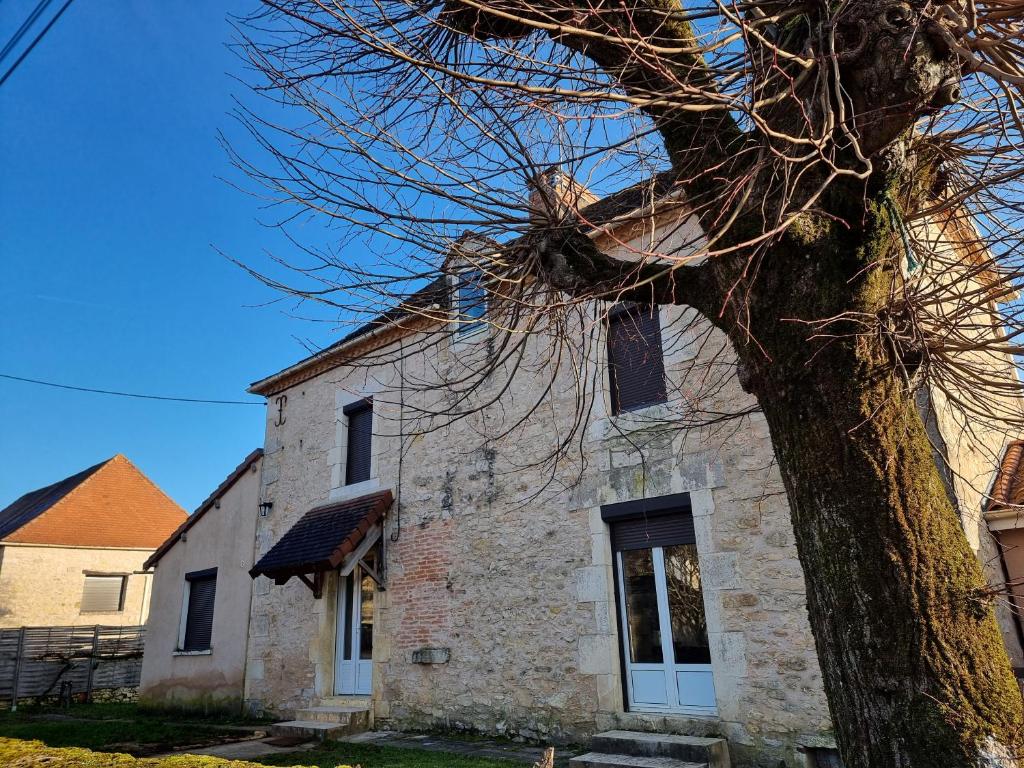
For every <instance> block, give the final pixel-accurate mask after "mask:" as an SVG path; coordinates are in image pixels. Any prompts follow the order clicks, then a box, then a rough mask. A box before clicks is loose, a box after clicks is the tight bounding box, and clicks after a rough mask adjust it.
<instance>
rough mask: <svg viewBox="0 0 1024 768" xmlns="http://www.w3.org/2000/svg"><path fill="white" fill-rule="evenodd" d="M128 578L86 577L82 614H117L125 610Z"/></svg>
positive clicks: (116, 576) (122, 576)
mask: <svg viewBox="0 0 1024 768" xmlns="http://www.w3.org/2000/svg"><path fill="white" fill-rule="evenodd" d="M127 583H128V577H127V576H124V575H115V576H108V575H86V577H85V587H84V589H83V590H82V613H117V612H119V611H123V610H124V593H125V587H126V585H127Z"/></svg>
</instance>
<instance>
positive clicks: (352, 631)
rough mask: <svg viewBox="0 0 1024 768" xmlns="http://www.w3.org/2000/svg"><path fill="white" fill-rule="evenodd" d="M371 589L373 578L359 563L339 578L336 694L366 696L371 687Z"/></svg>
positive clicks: (335, 651)
mask: <svg viewBox="0 0 1024 768" xmlns="http://www.w3.org/2000/svg"><path fill="white" fill-rule="evenodd" d="M370 567H371V568H372V567H373V566H372V565H371V566H370ZM374 592H375V590H374V582H373V579H372V578H371V577H370V575H369V574H367V573H364V572H363V570H362V569H361V568H360V567H359V566H356V567H355V568H354V569H353V570H352V572H351V573H349V574H348V576H345V577H343V578H342V579H341V585H340V587H339V589H338V610H337V617H338V624H337V633H336V635H335V648H334V692H335V693H336V694H349V695H353V694H354V695H362V696H368V695H369V694H370V692H371V690H372V685H373V598H374Z"/></svg>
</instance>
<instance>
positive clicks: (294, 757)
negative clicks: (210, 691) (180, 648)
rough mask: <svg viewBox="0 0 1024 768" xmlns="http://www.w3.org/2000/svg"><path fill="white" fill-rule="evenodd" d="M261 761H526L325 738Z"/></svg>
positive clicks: (465, 766)
mask: <svg viewBox="0 0 1024 768" xmlns="http://www.w3.org/2000/svg"><path fill="white" fill-rule="evenodd" d="M257 762H259V763H262V764H263V765H276V766H292V765H295V764H296V763H301V764H303V765H312V766H317V768H335V766H338V765H359V766H362V768H526V764H525V763H518V762H512V761H509V760H492V759H486V758H479V757H465V756H464V755H453V754H451V753H450V752H428V751H426V750H423V749H401V748H399V747H382V746H375V745H373V744H348V743H345V742H340V741H328V742H325V743H324V744H323V745H322V746H320V747H317V748H315V749H311V750H308V751H305V752H296V753H294V754H290V755H271V756H268V757H261V758H259V759H258V760H257Z"/></svg>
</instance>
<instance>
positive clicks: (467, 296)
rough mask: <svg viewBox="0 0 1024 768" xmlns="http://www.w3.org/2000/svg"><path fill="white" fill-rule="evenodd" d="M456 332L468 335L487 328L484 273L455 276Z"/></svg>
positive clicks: (471, 271) (474, 271)
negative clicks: (485, 320)
mask: <svg viewBox="0 0 1024 768" xmlns="http://www.w3.org/2000/svg"><path fill="white" fill-rule="evenodd" d="M454 293H455V309H456V311H457V313H458V315H457V317H456V323H457V325H456V327H455V332H456V333H458V334H459V335H466V334H470V333H475V332H476V331H479V330H482V329H483V328H484V327H485V326H486V322H484V319H483V318H484V316H485V315H486V314H487V288H486V287H485V286H484V276H483V273H482V272H481V271H480V270H478V269H474V270H469V271H467V272H462V273H460V274H458V275H456V276H455V291H454Z"/></svg>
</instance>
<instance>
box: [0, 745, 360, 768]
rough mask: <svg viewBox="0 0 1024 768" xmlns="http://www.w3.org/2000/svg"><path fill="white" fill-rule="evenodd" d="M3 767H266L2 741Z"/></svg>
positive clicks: (215, 759)
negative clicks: (136, 755)
mask: <svg viewBox="0 0 1024 768" xmlns="http://www.w3.org/2000/svg"><path fill="white" fill-rule="evenodd" d="M0 765H3V766H7V767H8V768H266V766H264V765H260V764H258V763H250V762H246V761H243V760H224V759H223V758H220V757H209V756H208V755H174V756H173V757H132V756H131V755H122V754H118V753H113V752H93V751H91V750H88V749H78V748H71V749H54V748H51V747H47V746H46V745H45V744H43V742H41V741H22V740H20V739H4V738H0ZM294 768H309V766H294ZM338 768H350V767H349V766H338Z"/></svg>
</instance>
